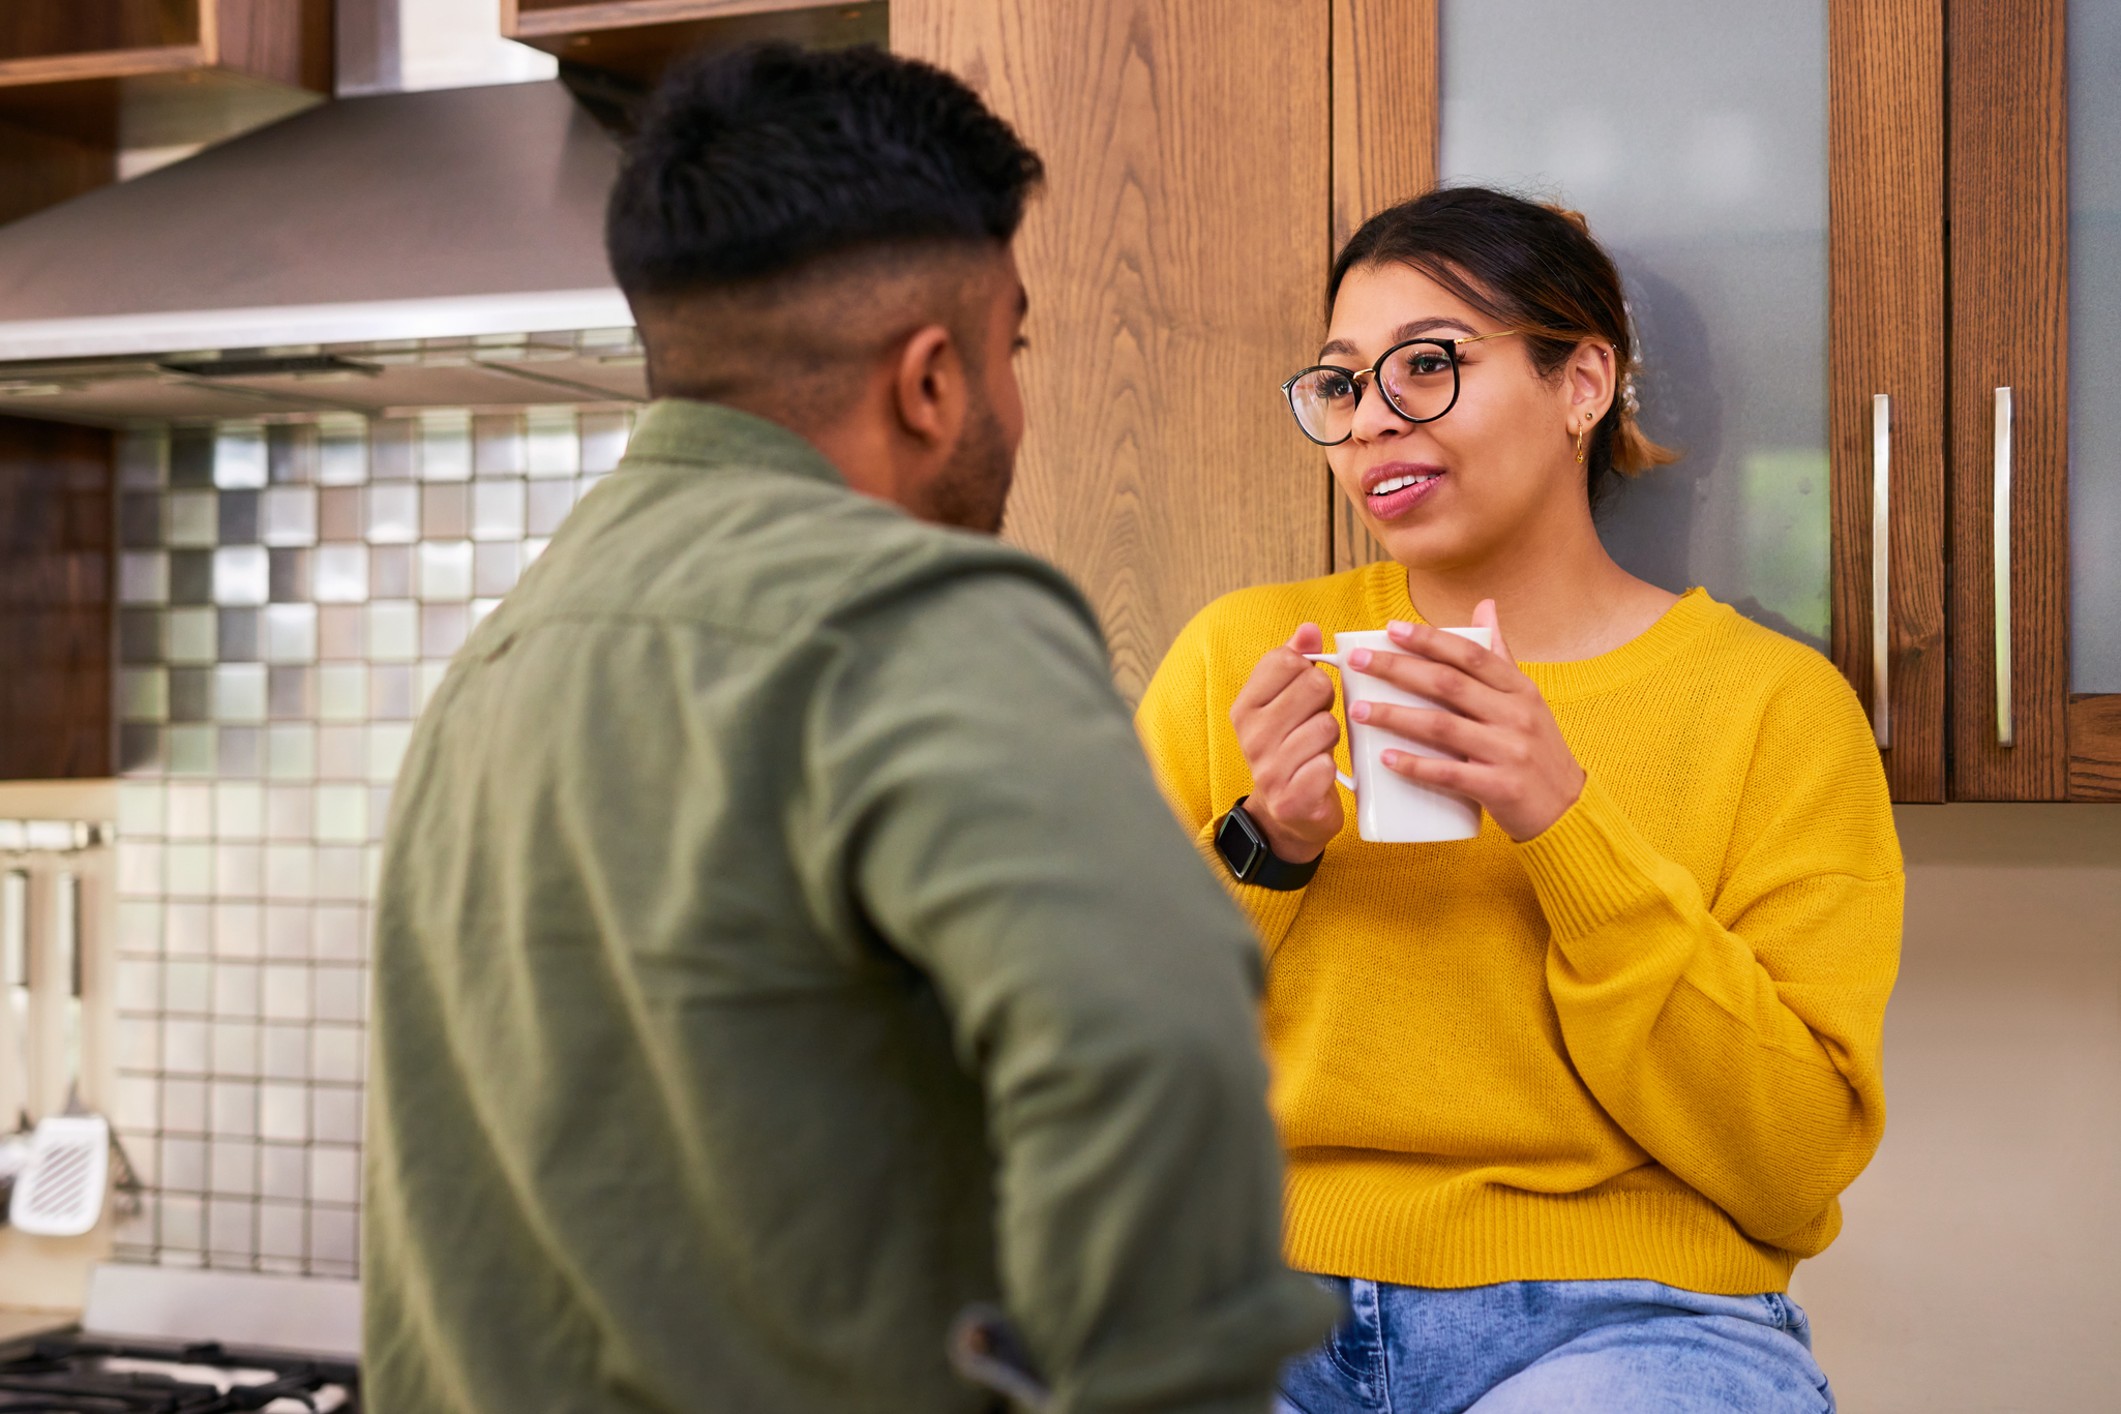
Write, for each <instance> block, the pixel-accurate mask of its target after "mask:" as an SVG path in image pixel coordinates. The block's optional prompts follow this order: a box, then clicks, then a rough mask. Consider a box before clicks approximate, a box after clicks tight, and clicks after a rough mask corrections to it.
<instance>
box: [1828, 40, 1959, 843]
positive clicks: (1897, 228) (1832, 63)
mask: <svg viewBox="0 0 2121 1414" xmlns="http://www.w3.org/2000/svg"><path fill="white" fill-rule="evenodd" d="M1828 32H1829V36H1830V38H1829V54H1828V85H1829V93H1830V99H1829V103H1828V118H1827V127H1828V134H1829V137H1828V156H1827V174H1828V183H1829V192H1828V202H1829V208H1828V210H1829V214H1828V223H1827V224H1828V245H1829V249H1830V259H1829V283H1830V290H1831V293H1830V298H1829V310H1830V323H1829V346H1828V351H1827V365H1828V369H1829V385H1830V389H1831V391H1830V399H1831V401H1830V403H1829V423H1830V428H1831V438H1832V449H1833V566H1832V568H1833V630H1832V635H1831V641H1832V653H1833V658H1834V663H1835V665H1836V666H1837V667H1839V668H1840V669H1841V671H1842V673H1843V675H1844V676H1846V677H1847V678H1848V680H1849V682H1850V684H1851V685H1852V686H1854V687H1855V689H1856V692H1857V694H1858V695H1859V696H1860V697H1861V698H1862V699H1863V703H1864V706H1865V708H1866V709H1867V710H1868V711H1869V712H1870V714H1871V726H1872V730H1873V732H1874V733H1875V734H1876V735H1877V738H1878V746H1879V750H1880V753H1881V756H1882V759H1883V761H1884V764H1885V773H1886V779H1887V781H1888V782H1889V784H1890V785H1891V788H1892V793H1893V799H1894V800H1896V801H1904V802H1916V801H1920V802H1936V801H1941V800H1943V799H1944V797H1945V771H1944V754H1945V753H1944V738H1945V683H1946V671H1945V669H1946V657H1945V626H1944V625H1945V604H1944V586H1945V578H1946V576H1945V567H1944V554H1945V547H1944V480H1945V477H1944V397H1945V380H1944V376H1943V359H1944V345H1945V333H1944V329H1945V325H1944V319H1945V310H1944V261H1945V252H1944V145H1943V132H1944V17H1943V15H1942V13H1941V12H1940V11H1939V9H1938V7H1937V6H1936V5H1935V4H1933V3H1929V2H1928V0H1834V3H1833V4H1832V5H1831V6H1830V7H1829V10H1828Z"/></svg>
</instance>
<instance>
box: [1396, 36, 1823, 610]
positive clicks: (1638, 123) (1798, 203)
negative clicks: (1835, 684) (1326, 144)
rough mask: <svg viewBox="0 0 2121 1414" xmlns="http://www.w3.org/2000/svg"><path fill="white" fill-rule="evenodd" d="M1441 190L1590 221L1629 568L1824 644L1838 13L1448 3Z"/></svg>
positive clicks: (1623, 554) (1618, 520) (1615, 536)
mask: <svg viewBox="0 0 2121 1414" xmlns="http://www.w3.org/2000/svg"><path fill="white" fill-rule="evenodd" d="M1440 19H1441V30H1442V33H1441V54H1440V63H1439V68H1440V78H1441V89H1442V120H1441V135H1440V136H1441V152H1440V160H1439V163H1438V168H1439V171H1440V173H1441V175H1442V179H1443V180H1444V181H1445V182H1446V183H1455V182H1475V183H1480V184H1482V185H1487V186H1499V187H1503V188H1505V189H1508V190H1512V191H1515V192H1518V193H1519V194H1522V195H1527V196H1532V197H1535V198H1538V199H1541V200H1552V201H1559V202H1561V203H1562V204H1564V205H1567V206H1570V207H1573V208H1575V209H1577V210H1579V211H1581V212H1583V213H1584V215H1585V216H1586V217H1588V218H1589V220H1590V223H1591V231H1592V233H1593V234H1594V235H1595V236H1597V237H1598V239H1599V240H1600V241H1601V242H1602V243H1603V244H1604V245H1605V246H1606V248H1607V249H1608V250H1610V251H1611V252H1612V253H1613V256H1614V258H1615V259H1616V260H1617V261H1618V262H1619V265H1620V269H1621V274H1622V277H1623V279H1624V280H1625V281H1626V285H1627V289H1628V296H1629V302H1630V304H1631V306H1632V311H1633V314H1634V319H1635V325H1636V330H1637V340H1638V343H1639V345H1640V354H1641V360H1642V367H1641V371H1640V373H1639V374H1638V378H1637V381H1638V385H1639V389H1640V396H1641V401H1642V420H1643V425H1644V428H1645V429H1646V430H1647V431H1648V432H1649V433H1650V435H1651V436H1653V437H1655V438H1656V439H1658V440H1659V441H1661V442H1663V443H1665V444H1666V445H1668V446H1670V447H1673V448H1674V449H1675V450H1677V451H1679V452H1680V453H1681V460H1680V461H1679V462H1678V463H1677V464H1675V465H1673V466H1670V467H1664V468H1660V469H1658V470H1655V471H1652V472H1650V473H1648V474H1647V475H1646V476H1644V477H1642V478H1640V479H1639V480H1637V481H1635V482H1633V483H1630V484H1628V485H1624V486H1623V487H1621V488H1620V489H1619V491H1618V492H1617V493H1616V494H1615V496H1614V497H1613V498H1612V500H1611V502H1610V503H1609V505H1608V507H1607V509H1606V510H1605V511H1604V512H1603V524H1604V533H1605V539H1606V543H1607V544H1608V545H1609V546H1610V547H1611V548H1612V550H1613V552H1614V554H1615V555H1616V556H1617V557H1618V558H1619V560H1620V561H1621V563H1623V564H1624V565H1626V566H1627V567H1628V568H1630V569H1632V570H1634V571H1635V572H1636V573H1638V574H1640V575H1642V576H1644V577H1645V578H1647V579H1650V580H1652V581H1654V582H1656V583H1658V584H1661V585H1663V586H1665V587H1666V588H1669V589H1674V590H1678V589H1684V588H1686V587H1687V586H1689V585H1693V584H1702V585H1706V586H1707V587H1708V589H1709V591H1710V592H1711V593H1713V594H1715V595H1716V596H1717V597H1718V598H1720V599H1723V600H1725V601H1727V602H1730V603H1732V604H1735V605H1736V606H1737V607H1738V608H1739V609H1740V610H1741V611H1743V612H1744V613H1746V614H1748V615H1750V616H1751V617H1753V618H1756V619H1758V620H1760V621H1761V622H1763V623H1766V624H1768V625H1770V626H1772V627H1775V628H1778V629H1781V630H1782V631H1784V632H1786V633H1789V634H1792V635H1793V636H1795V637H1798V638H1801V639H1803V640H1805V641H1806V642H1808V643H1811V644H1813V645H1815V646H1818V647H1821V648H1824V647H1825V646H1826V642H1827V637H1828V631H1829V622H1828V603H1829V600H1828V589H1829V582H1828V576H1829V554H1830V541H1831V517H1830V507H1829V495H1828V490H1829V487H1828V480H1829V478H1828V455H1827V447H1828V441H1827V437H1828V429H1827V389H1828V368H1827V258H1828V249H1827V101H1828V93H1827V41H1828V34H1827V3H1826V0H1786V3H1777V4H1774V5H1762V4H1759V3H1757V0H1633V3H1630V4H1628V5H1625V6H1608V5H1585V4H1583V3H1581V0H1444V3H1443V6H1442V11H1441V16H1440Z"/></svg>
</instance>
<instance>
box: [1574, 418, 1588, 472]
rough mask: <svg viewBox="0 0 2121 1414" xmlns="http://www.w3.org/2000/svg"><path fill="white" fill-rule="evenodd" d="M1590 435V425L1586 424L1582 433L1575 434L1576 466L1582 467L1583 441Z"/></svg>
mask: <svg viewBox="0 0 2121 1414" xmlns="http://www.w3.org/2000/svg"><path fill="white" fill-rule="evenodd" d="M1590 435H1591V424H1590V423H1588V422H1586V423H1585V424H1584V425H1583V431H1581V432H1579V433H1577V434H1576V464H1577V465H1578V466H1582V465H1583V439H1584V438H1586V437H1588V436H1590Z"/></svg>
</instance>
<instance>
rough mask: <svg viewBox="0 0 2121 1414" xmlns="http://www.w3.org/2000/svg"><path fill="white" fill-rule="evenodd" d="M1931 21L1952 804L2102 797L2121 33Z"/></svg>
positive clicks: (2120, 706) (1973, 3) (2080, 21)
mask: <svg viewBox="0 0 2121 1414" xmlns="http://www.w3.org/2000/svg"><path fill="white" fill-rule="evenodd" d="M1947 13H1948V23H1949V25H1950V44H1951V52H1952V75H1951V104H1950V144H1951V190H1950V195H1949V208H1950V213H1951V231H1952V252H1951V276H1952V302H1951V334H1950V345H1949V358H1948V367H1949V380H1950V396H1951V409H1952V410H1951V498H1952V541H1951V547H1950V554H1951V581H1952V595H1951V648H1952V795H1953V797H1954V798H1955V799H1962V800H2121V618H2116V617H2114V616H2113V610H2114V607H2115V606H2116V605H2121V562H2117V560H2116V558H2115V544H2116V541H2117V539H2121V516H2117V515H2116V514H2115V512H2116V510H2117V509H2121V496H2117V495H2116V494H2115V488H2116V487H2117V485H2121V424H2117V421H2116V419H2117V418H2121V408H2117V407H2116V406H2115V405H2116V403H2117V402H2121V399H2117V397H2116V394H2117V393H2121V372H2117V370H2121V349H2117V348H2116V347H2115V346H2114V344H2113V343H2112V342H2110V340H2111V339H2112V337H2113V336H2114V335H2115V333H2116V332H2117V331H2121V310H2117V305H2121V268H2117V267H2121V238H2117V237H2121V231H2117V226H2121V199H2117V193H2116V190H2115V188H2116V185H2117V183H2121V159H2117V158H2116V157H2114V156H2113V155H2111V149H2113V148H2114V146H2115V145H2116V143H2117V141H2121V107H2117V105H2116V103H2115V100H2114V98H2113V97H2112V96H2111V95H2112V91H2113V89H2114V88H2115V86H2116V85H2121V21H2117V19H2116V18H2115V17H2114V16H2113V15H2112V12H2111V11H2110V9H2107V8H2103V7H2102V5H2100V4H2096V3H2065V0H1951V4H1950V5H1949V6H1948V7H1947ZM2073 78H2074V79H2075V80H2076V81H2075V82H2072V79H2073ZM2080 162H2081V163H2083V164H2084V170H2083V171H2073V170H2072V167H2073V164H2075V163H2080ZM2080 325H2081V328H2080ZM2086 333H2088V334H2090V336H2091V337H2089V338H2085V337H2082V335H2084V334H2086ZM2073 358H2074V362H2073ZM2095 492H2096V493H2099V494H2097V495H2094V494H2093V493H2095ZM2073 511H2074V512H2077V514H2073ZM2073 560H2075V561H2076V562H2077V563H2074V564H2073V563H2072V562H2073Z"/></svg>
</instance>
